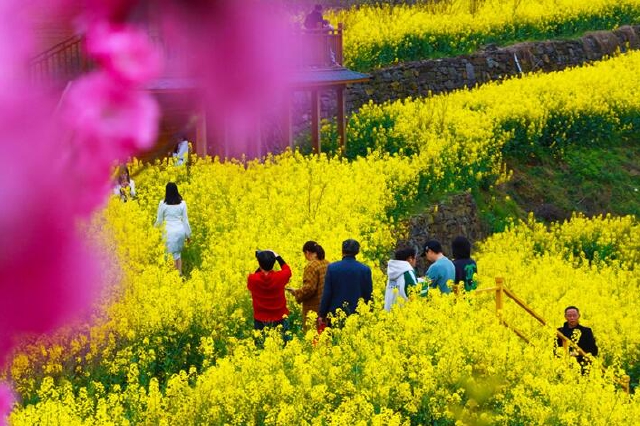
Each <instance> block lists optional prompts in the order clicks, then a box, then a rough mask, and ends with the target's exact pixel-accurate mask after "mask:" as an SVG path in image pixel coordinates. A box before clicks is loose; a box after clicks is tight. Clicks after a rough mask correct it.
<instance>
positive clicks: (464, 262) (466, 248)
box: [451, 236, 478, 291]
mask: <svg viewBox="0 0 640 426" xmlns="http://www.w3.org/2000/svg"><path fill="white" fill-rule="evenodd" d="M451 253H452V254H453V266H455V268H456V279H455V283H456V284H458V283H460V282H463V283H464V289H465V291H471V290H475V289H476V288H478V283H477V281H476V280H475V278H474V277H475V275H476V274H477V273H478V265H476V261H475V260H473V259H472V258H471V242H470V241H469V240H468V239H467V238H466V237H463V236H459V237H456V238H455V239H454V240H453V241H452V242H451Z"/></svg>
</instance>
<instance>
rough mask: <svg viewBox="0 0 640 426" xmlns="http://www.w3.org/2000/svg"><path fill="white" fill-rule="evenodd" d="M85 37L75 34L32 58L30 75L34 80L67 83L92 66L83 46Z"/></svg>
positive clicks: (37, 81)
mask: <svg viewBox="0 0 640 426" xmlns="http://www.w3.org/2000/svg"><path fill="white" fill-rule="evenodd" d="M82 43H83V37H82V36H81V35H74V36H73V37H70V38H68V39H66V40H64V41H62V42H60V43H58V44H56V45H55V46H53V47H51V48H50V49H47V50H46V51H44V52H42V53H41V54H39V55H38V56H36V57H34V58H32V59H31V61H30V63H29V76H30V78H31V80H32V81H33V82H36V83H47V84H62V85H64V84H66V83H67V82H68V81H71V80H73V79H74V78H76V77H77V76H79V75H80V74H82V73H83V72H85V71H87V70H88V69H90V68H91V63H90V62H89V61H88V60H87V57H86V55H85V54H84V52H83V48H82Z"/></svg>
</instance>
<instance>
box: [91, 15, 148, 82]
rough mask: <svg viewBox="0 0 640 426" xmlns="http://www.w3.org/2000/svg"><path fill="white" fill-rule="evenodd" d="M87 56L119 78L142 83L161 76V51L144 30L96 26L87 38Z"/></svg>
mask: <svg viewBox="0 0 640 426" xmlns="http://www.w3.org/2000/svg"><path fill="white" fill-rule="evenodd" d="M86 46H87V53H88V54H89V55H91V57H92V58H94V59H95V60H96V61H97V62H98V63H99V64H100V65H101V66H102V68H103V69H105V70H106V71H107V72H109V73H110V74H111V75H112V76H113V77H114V78H115V79H117V80H122V81H124V82H126V83H132V84H141V83H146V82H148V81H149V80H151V79H153V78H156V77H158V74H159V72H160V63H161V60H160V52H159V51H158V49H157V48H156V47H155V46H154V45H153V44H152V43H151V41H150V40H149V36H148V35H147V34H146V33H144V32H143V31H141V30H138V29H136V28H133V27H131V26H125V25H122V24H110V23H107V22H100V23H96V24H94V25H93V26H92V27H91V28H90V29H89V31H88V32H87V36H86Z"/></svg>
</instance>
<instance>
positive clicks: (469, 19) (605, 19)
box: [328, 0, 640, 71]
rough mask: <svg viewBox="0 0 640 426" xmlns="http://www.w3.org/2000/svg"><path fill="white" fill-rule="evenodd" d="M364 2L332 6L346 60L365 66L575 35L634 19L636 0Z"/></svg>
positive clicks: (638, 11) (639, 7) (639, 9)
mask: <svg viewBox="0 0 640 426" xmlns="http://www.w3.org/2000/svg"><path fill="white" fill-rule="evenodd" d="M420 3H422V4H417V5H388V4H387V5H382V6H361V7H357V8H355V7H354V8H352V9H348V10H341V11H338V12H334V13H332V14H331V15H329V16H328V18H329V19H330V20H331V22H333V23H335V24H337V23H338V22H342V23H344V24H345V27H346V28H348V31H346V32H345V40H344V46H345V55H346V56H345V64H346V65H347V66H348V67H350V68H354V69H357V70H361V71H367V70H371V69H373V68H378V67H384V66H389V65H392V64H395V63H398V62H407V61H416V60H420V59H427V58H440V57H444V56H454V55H461V54H467V53H471V52H474V51H476V50H478V49H479V48H480V47H482V46H483V45H486V44H489V43H499V44H508V43H511V42H513V41H528V40H532V39H538V40H544V39H548V38H554V37H575V36H577V35H579V34H581V33H583V32H585V31H594V30H607V29H613V28H616V27H617V26H620V25H623V24H635V23H637V22H638V17H640V2H639V1H638V0H617V1H616V0H591V1H589V2H584V1H580V0H537V1H507V0H489V1H477V0H450V1H436V2H420Z"/></svg>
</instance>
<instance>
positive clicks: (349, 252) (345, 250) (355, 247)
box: [342, 239, 360, 256]
mask: <svg viewBox="0 0 640 426" xmlns="http://www.w3.org/2000/svg"><path fill="white" fill-rule="evenodd" d="M358 253H360V243H359V242H357V241H356V240H354V239H348V240H344V241H343V242H342V254H343V255H345V256H355V255H356V254H358Z"/></svg>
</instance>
